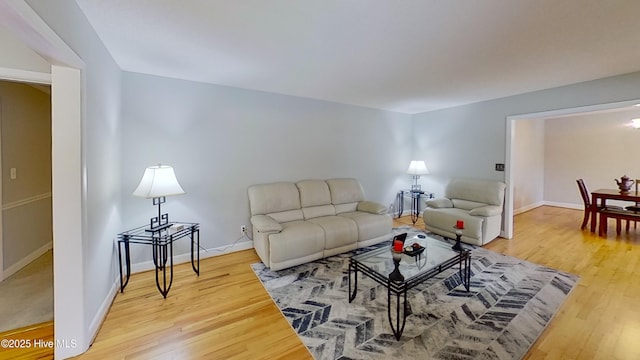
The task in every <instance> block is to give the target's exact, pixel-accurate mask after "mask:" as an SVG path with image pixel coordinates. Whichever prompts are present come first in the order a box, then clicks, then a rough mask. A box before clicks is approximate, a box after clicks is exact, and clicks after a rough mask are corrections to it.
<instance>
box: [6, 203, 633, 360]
mask: <svg viewBox="0 0 640 360" xmlns="http://www.w3.org/2000/svg"><path fill="white" fill-rule="evenodd" d="M581 220H582V211H578V210H569V209H561V208H554V207H540V208H537V209H534V210H531V211H529V212H527V213H524V214H520V215H518V216H516V218H515V237H514V239H512V240H505V239H501V238H498V239H496V240H494V241H493V242H491V243H490V244H488V245H486V246H485V248H487V249H489V250H493V251H496V252H500V253H504V254H507V255H510V256H515V257H518V258H521V259H525V260H527V261H530V262H534V263H538V264H542V265H546V266H549V267H553V268H557V269H561V270H564V271H568V272H571V273H574V274H577V275H579V276H580V277H581V279H580V281H579V283H578V285H577V286H576V288H575V289H574V291H573V292H572V293H571V295H570V296H569V298H568V300H567V301H566V302H565V303H564V305H563V306H562V308H561V310H560V311H559V313H558V314H557V315H556V318H555V319H554V320H553V321H552V322H551V324H550V325H549V327H548V328H547V329H546V330H545V332H544V333H543V334H542V335H541V337H540V338H539V339H538V341H537V342H536V344H535V345H534V346H533V347H532V349H531V350H530V351H529V353H528V354H527V355H526V357H525V359H638V358H640V345H636V344H637V342H638V339H639V338H640V306H638V304H639V303H640V277H639V276H638V275H637V274H640V229H637V230H634V229H633V228H632V229H631V231H630V232H629V233H625V232H623V233H622V235H621V236H618V237H616V235H615V226H610V227H609V229H610V230H609V237H608V238H600V237H598V236H594V235H592V234H591V233H590V232H589V231H588V230H587V231H581V230H580V224H581ZM401 224H408V225H411V220H410V218H409V217H403V218H401V219H398V221H396V222H395V225H396V226H398V225H401ZM416 226H417V227H421V228H424V227H423V224H422V222H421V221H420V222H418V223H417V224H416ZM257 261H258V257H257V256H256V255H255V253H254V252H253V250H247V251H242V252H238V253H233V254H228V255H223V256H218V257H214V258H209V259H205V260H203V261H202V262H201V274H202V275H201V276H200V277H196V276H195V274H194V273H193V272H192V271H191V268H190V265H188V264H184V265H179V266H177V268H176V276H175V279H174V284H173V288H172V289H171V292H170V293H169V296H168V298H167V299H162V296H161V295H160V294H159V293H158V291H157V290H156V288H155V282H154V276H153V273H148V272H147V273H139V274H134V275H133V276H132V278H131V281H130V283H129V285H128V287H127V289H126V290H125V292H124V293H122V294H118V295H117V296H116V298H115V300H114V302H113V304H112V306H111V310H110V312H109V314H108V316H107V319H106V321H105V322H104V324H103V325H102V328H101V329H100V331H99V333H98V335H97V337H96V339H95V342H94V343H93V345H92V346H91V348H90V349H89V351H88V352H87V353H85V354H83V355H81V356H79V357H77V358H78V359H106V358H108V359H124V358H127V359H214V358H215V359H311V356H310V355H309V353H308V351H307V349H306V348H305V347H304V345H302V343H301V342H300V340H299V339H298V337H297V336H296V335H295V333H294V332H293V330H292V329H291V328H290V327H289V325H288V323H287V322H286V321H285V320H284V318H283V317H282V315H281V314H280V312H279V310H278V308H277V307H276V306H275V305H274V304H273V302H272V301H271V299H270V298H269V295H268V294H267V293H266V291H265V290H264V289H263V287H262V285H261V283H260V281H258V279H257V278H256V277H255V275H254V274H253V271H252V270H251V269H250V267H249V264H251V263H254V262H257ZM51 332H52V329H51ZM16 336H25V337H22V338H26V336H27V335H22V334H18V335H15V334H14V335H12V338H16ZM36 336H38V337H39V338H47V339H50V338H51V334H50V333H49V334H38V335H36ZM4 338H9V337H8V335H7V334H6V333H5V334H0V339H4ZM11 354H15V352H14V353H11ZM11 354H9V353H7V350H6V349H0V358H3V359H4V358H13V357H12V356H14V355H11ZM19 355H20V356H23V357H22V358H24V359H27V358H39V359H50V358H52V355H51V354H50V353H49V354H48V355H46V354H45V355H44V356H43V355H42V354H33V355H31V356H30V355H29V354H27V353H26V352H23V353H20V354H19Z"/></svg>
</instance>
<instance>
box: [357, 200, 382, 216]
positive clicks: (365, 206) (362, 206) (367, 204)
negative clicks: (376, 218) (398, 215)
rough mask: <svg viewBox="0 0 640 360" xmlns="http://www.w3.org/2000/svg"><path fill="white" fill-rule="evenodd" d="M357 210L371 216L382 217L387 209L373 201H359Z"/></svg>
mask: <svg viewBox="0 0 640 360" xmlns="http://www.w3.org/2000/svg"><path fill="white" fill-rule="evenodd" d="M357 209H358V211H364V212H368V213H371V214H379V215H382V214H386V213H387V208H386V207H385V206H384V205H382V204H380V203H377V202H374V201H360V202H359V203H358V207H357Z"/></svg>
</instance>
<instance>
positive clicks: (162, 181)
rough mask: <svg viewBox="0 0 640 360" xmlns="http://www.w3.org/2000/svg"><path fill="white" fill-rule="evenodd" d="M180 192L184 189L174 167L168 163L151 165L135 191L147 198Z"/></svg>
mask: <svg viewBox="0 0 640 360" xmlns="http://www.w3.org/2000/svg"><path fill="white" fill-rule="evenodd" d="M180 194H184V190H183V189H182V187H181V186H180V184H178V179H176V174H175V172H174V171H173V167H171V166H168V165H156V166H149V167H148V168H147V169H146V170H145V171H144V175H142V180H140V184H139V185H138V187H137V188H136V190H135V191H134V192H133V195H135V196H140V197H144V198H147V199H149V198H156V197H163V196H170V195H180Z"/></svg>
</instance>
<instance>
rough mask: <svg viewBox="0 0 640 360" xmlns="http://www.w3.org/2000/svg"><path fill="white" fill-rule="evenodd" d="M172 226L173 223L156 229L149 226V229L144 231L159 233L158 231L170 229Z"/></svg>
mask: <svg viewBox="0 0 640 360" xmlns="http://www.w3.org/2000/svg"><path fill="white" fill-rule="evenodd" d="M171 226H173V224H172V223H167V224H164V225H159V226H156V227H151V226H149V228H148V229H144V231H146V232H158V231H161V230H164V229H168V228H170V227H171Z"/></svg>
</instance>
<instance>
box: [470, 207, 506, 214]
mask: <svg viewBox="0 0 640 360" xmlns="http://www.w3.org/2000/svg"><path fill="white" fill-rule="evenodd" d="M500 214H502V206H496V205H487V206H481V207H477V208H475V209H471V210H470V211H469V215H475V216H487V217H488V216H496V215H500Z"/></svg>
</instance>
